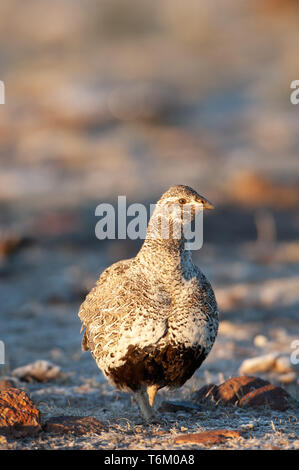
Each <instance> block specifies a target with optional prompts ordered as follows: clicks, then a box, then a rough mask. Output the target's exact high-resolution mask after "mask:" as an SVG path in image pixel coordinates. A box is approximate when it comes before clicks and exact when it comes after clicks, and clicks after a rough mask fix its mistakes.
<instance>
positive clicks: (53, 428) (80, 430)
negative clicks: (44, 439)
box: [44, 416, 104, 436]
mask: <svg viewBox="0 0 299 470" xmlns="http://www.w3.org/2000/svg"><path fill="white" fill-rule="evenodd" d="M103 429H104V426H103V424H102V423H101V422H100V421H98V420H97V419H95V418H94V417H93V416H54V417H53V418H50V419H49V420H48V421H47V422H46V424H45V425H44V431H46V432H51V433H54V434H67V433H73V434H75V435H76V436H83V435H86V434H90V433H95V434H101V432H102V431H103Z"/></svg>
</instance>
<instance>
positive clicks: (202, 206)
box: [152, 185, 214, 238]
mask: <svg viewBox="0 0 299 470" xmlns="http://www.w3.org/2000/svg"><path fill="white" fill-rule="evenodd" d="M206 209H207V210H211V209H214V206H213V205H212V204H211V202H210V201H208V200H207V199H206V198H205V197H203V196H201V195H200V194H198V193H197V192H196V191H194V189H192V188H190V187H189V186H184V185H176V186H172V187H171V188H169V189H168V191H166V192H165V193H164V194H163V195H162V197H161V198H160V199H159V201H158V202H157V204H156V207H155V211H154V214H153V218H152V219H153V220H152V225H153V227H155V228H156V230H155V233H157V232H158V233H159V234H160V232H161V230H162V229H163V224H164V227H166V228H167V227H169V225H170V228H171V231H172V233H174V231H175V230H177V233H178V232H179V231H180V230H181V229H182V227H183V226H185V225H188V224H190V222H192V221H193V220H194V219H195V217H196V215H197V214H198V213H200V212H202V211H203V210H206ZM166 233H167V232H166ZM162 238H167V236H165V237H164V236H162ZM170 238H172V236H171V234H170ZM175 238H177V237H175Z"/></svg>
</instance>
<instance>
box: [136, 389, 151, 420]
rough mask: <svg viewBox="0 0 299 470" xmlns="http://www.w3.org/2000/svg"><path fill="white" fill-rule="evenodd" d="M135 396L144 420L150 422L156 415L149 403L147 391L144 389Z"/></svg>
mask: <svg viewBox="0 0 299 470" xmlns="http://www.w3.org/2000/svg"><path fill="white" fill-rule="evenodd" d="M135 396H136V401H137V403H138V405H139V408H140V411H141V414H142V416H143V418H144V419H145V420H146V421H150V420H151V419H152V418H153V417H154V416H155V415H154V412H153V410H152V408H151V407H150V404H149V402H148V397H147V394H146V391H145V390H144V389H140V390H138V391H137V392H136V393H135Z"/></svg>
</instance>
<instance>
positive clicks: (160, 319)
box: [78, 185, 219, 422]
mask: <svg viewBox="0 0 299 470" xmlns="http://www.w3.org/2000/svg"><path fill="white" fill-rule="evenodd" d="M170 208H172V209H171V210H170ZM205 209H207V210H211V209H214V206H213V205H212V203H210V202H209V201H208V200H207V199H206V198H205V197H203V196H201V195H200V194H198V193H197V192H196V191H195V190H193V189H192V188H191V187H189V186H186V185H175V186H172V187H170V188H169V189H168V190H167V191H166V192H165V193H164V194H163V195H162V197H161V198H160V199H159V200H158V202H157V203H156V205H155V209H154V211H153V213H152V216H151V218H150V220H149V223H148V226H147V232H146V237H145V239H144V241H143V244H142V246H141V248H140V250H139V252H138V253H137V255H136V256H135V257H134V258H130V259H125V260H120V261H118V262H116V263H114V264H112V265H111V266H109V267H108V268H107V269H106V270H105V271H103V273H102V274H101V275H100V277H99V279H98V281H97V282H96V284H95V286H94V287H93V288H92V289H91V291H90V292H89V293H88V294H87V296H86V298H85V300H84V302H83V303H82V305H81V307H80V308H79V313H78V315H79V318H80V320H81V322H82V328H81V332H82V331H84V333H83V338H82V350H83V351H88V350H90V352H91V354H92V356H93V357H94V359H95V361H96V363H97V366H98V367H99V369H100V370H101V371H102V372H103V374H104V376H105V377H106V378H107V379H108V381H109V382H110V383H111V384H112V385H114V386H115V387H116V388H117V389H120V390H123V391H127V392H131V393H133V394H134V396H135V399H136V402H137V404H138V406H139V409H140V413H141V416H142V418H143V419H144V420H145V421H147V422H151V421H154V420H155V419H156V417H157V414H156V413H155V411H154V402H155V397H156V394H157V392H158V390H160V389H162V388H164V387H167V388H168V389H176V388H179V387H181V386H182V385H184V383H185V382H186V381H187V380H188V379H190V378H191V377H192V375H193V374H194V372H195V371H196V370H197V369H198V368H199V367H200V365H201V364H202V362H203V361H204V360H205V359H206V357H207V356H208V354H209V352H210V351H211V349H212V346H213V344H214V342H215V339H216V336H217V331H218V324H219V311H218V306H217V301H216V298H215V294H214V291H213V288H212V286H211V284H210V282H209V281H208V279H207V277H206V276H205V275H204V274H203V272H202V271H201V270H200V269H199V268H198V267H197V266H196V265H195V264H194V263H193V260H192V253H191V250H190V249H187V248H186V238H185V235H184V226H185V224H186V222H185V219H186V217H185V216H184V214H186V213H187V211H189V213H190V214H191V216H190V217H189V220H188V223H189V224H190V222H192V220H194V219H195V217H196V214H197V213H199V212H200V211H203V210H205ZM163 222H168V224H169V227H170V228H169V234H168V236H165V234H164V233H162V226H166V224H165V223H164V225H163ZM178 228H179V229H181V230H180V231H178Z"/></svg>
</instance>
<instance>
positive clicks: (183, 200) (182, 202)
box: [179, 197, 187, 204]
mask: <svg viewBox="0 0 299 470" xmlns="http://www.w3.org/2000/svg"><path fill="white" fill-rule="evenodd" d="M186 202H187V201H186V199H184V198H183V197H182V198H181V199H179V203H180V204H186Z"/></svg>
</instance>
